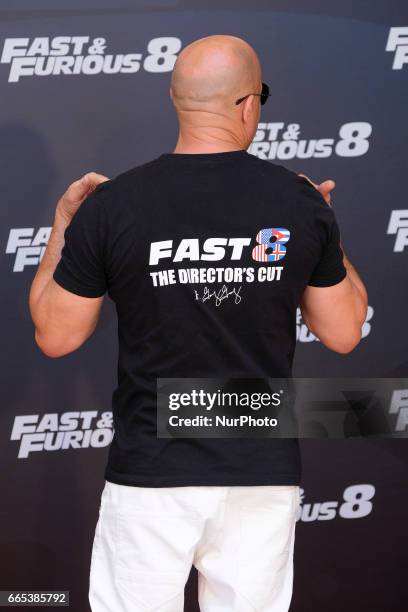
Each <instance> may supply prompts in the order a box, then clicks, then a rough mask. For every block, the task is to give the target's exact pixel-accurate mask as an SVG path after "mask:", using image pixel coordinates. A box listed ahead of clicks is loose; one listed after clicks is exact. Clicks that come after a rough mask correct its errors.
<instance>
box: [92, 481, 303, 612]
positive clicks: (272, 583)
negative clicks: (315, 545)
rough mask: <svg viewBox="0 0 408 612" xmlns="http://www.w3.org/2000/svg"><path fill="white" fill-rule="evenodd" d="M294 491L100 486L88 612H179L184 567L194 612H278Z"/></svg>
mask: <svg viewBox="0 0 408 612" xmlns="http://www.w3.org/2000/svg"><path fill="white" fill-rule="evenodd" d="M299 503H300V496H299V487H298V486H295V485H293V486H228V487H227V486H186V487H163V488H162V487H160V488H155V487H133V486H127V485H118V484H114V483H111V482H108V481H105V487H104V490H103V493H102V497H101V505H100V510H99V519H98V522H97V525H96V530H95V538H94V543H93V549H92V559H91V571H90V585H89V601H90V604H91V609H92V612H153V611H154V612H182V611H183V609H184V586H185V584H186V582H187V579H188V576H189V574H190V570H191V566H192V564H193V565H194V566H195V567H196V568H197V570H198V596H199V604H200V610H201V612H255V611H256V612H287V610H288V608H289V605H290V600H291V597H292V584H293V549H294V540H295V526H296V518H297V512H298V509H299Z"/></svg>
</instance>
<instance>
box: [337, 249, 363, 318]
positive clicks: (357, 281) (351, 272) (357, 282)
mask: <svg viewBox="0 0 408 612" xmlns="http://www.w3.org/2000/svg"><path fill="white" fill-rule="evenodd" d="M341 248H342V251H343V264H344V267H345V268H346V270H347V278H348V279H349V280H350V283H351V286H352V291H353V295H354V301H355V311H356V317H357V318H358V321H359V323H360V325H363V323H364V321H365V319H366V316H367V306H368V297H367V291H366V288H365V286H364V284H363V282H362V280H361V278H360V277H359V275H358V274H357V271H356V269H355V268H354V266H353V265H352V263H351V261H350V260H349V258H348V257H347V255H346V254H345V252H344V248H343V245H341Z"/></svg>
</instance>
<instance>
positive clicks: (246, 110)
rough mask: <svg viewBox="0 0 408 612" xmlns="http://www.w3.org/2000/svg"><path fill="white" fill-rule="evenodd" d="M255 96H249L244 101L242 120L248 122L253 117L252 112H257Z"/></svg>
mask: <svg viewBox="0 0 408 612" xmlns="http://www.w3.org/2000/svg"><path fill="white" fill-rule="evenodd" d="M254 101H255V96H252V95H251V96H248V97H247V98H246V99H245V100H244V101H243V103H242V120H243V122H244V123H248V122H249V121H250V119H251V116H252V114H253V113H254V112H255V109H254Z"/></svg>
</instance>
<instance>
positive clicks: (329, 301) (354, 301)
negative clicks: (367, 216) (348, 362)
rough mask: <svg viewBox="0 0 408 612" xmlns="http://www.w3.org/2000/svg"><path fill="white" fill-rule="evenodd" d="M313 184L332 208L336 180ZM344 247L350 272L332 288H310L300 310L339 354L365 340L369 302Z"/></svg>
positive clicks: (319, 336)
mask: <svg viewBox="0 0 408 612" xmlns="http://www.w3.org/2000/svg"><path fill="white" fill-rule="evenodd" d="M305 178H307V177H305ZM308 180H309V182H311V181H310V179H308ZM311 183H312V182H311ZM312 185H313V186H314V187H315V188H316V189H318V191H320V193H321V194H322V196H323V197H324V199H325V200H326V202H327V204H328V205H329V206H330V192H331V191H332V189H333V188H334V185H335V184H334V181H325V182H324V183H322V184H321V185H315V184H314V183H312ZM340 246H341V249H342V251H343V264H344V266H345V268H346V271H347V275H346V277H345V278H344V279H343V280H342V281H340V282H339V283H337V284H336V285H332V286H330V287H313V286H311V285H308V286H307V287H306V290H305V292H304V293H303V296H302V300H301V303H300V309H301V312H302V317H303V320H304V321H305V323H306V325H307V327H308V328H309V329H310V331H311V332H312V333H313V334H314V335H315V336H317V338H319V340H320V341H321V342H322V343H323V344H324V345H325V346H327V348H329V349H331V350H332V351H336V352H338V353H349V352H351V351H352V350H353V349H354V348H355V347H356V346H357V344H358V343H359V342H360V340H361V329H362V326H363V324H364V321H365V319H366V316H367V305H368V300H367V291H366V289H365V286H364V284H363V282H362V280H361V278H360V277H359V275H358V274H357V271H356V269H355V268H354V267H353V265H352V264H351V262H350V260H349V259H348V257H347V256H346V255H345V253H344V249H343V246H342V245H340Z"/></svg>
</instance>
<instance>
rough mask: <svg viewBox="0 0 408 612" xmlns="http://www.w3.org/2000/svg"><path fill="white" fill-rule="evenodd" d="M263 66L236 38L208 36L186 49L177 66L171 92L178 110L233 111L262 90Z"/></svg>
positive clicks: (179, 57) (243, 43)
mask: <svg viewBox="0 0 408 612" xmlns="http://www.w3.org/2000/svg"><path fill="white" fill-rule="evenodd" d="M260 82H261V67H260V63H259V59H258V56H257V55H256V53H255V51H254V49H253V48H252V47H251V46H250V45H249V44H248V43H247V42H245V41H244V40H242V39H241V38H238V37H236V36H223V35H216V36H206V37H205V38H200V39H199V40H196V41H194V42H193V43H191V44H190V45H188V46H187V47H185V48H184V49H183V50H182V51H181V53H180V54H179V56H178V58H177V61H176V63H175V65H174V69H173V73H172V79H171V90H172V98H173V103H174V105H175V107H176V110H177V111H194V110H197V111H200V110H203V111H209V112H211V111H212V110H214V111H215V112H217V111H218V110H222V109H223V108H225V109H227V108H229V109H231V112H232V110H233V108H234V101H235V100H236V99H237V98H240V97H241V96H244V95H246V94H248V93H251V92H254V93H255V92H258V91H260Z"/></svg>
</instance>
